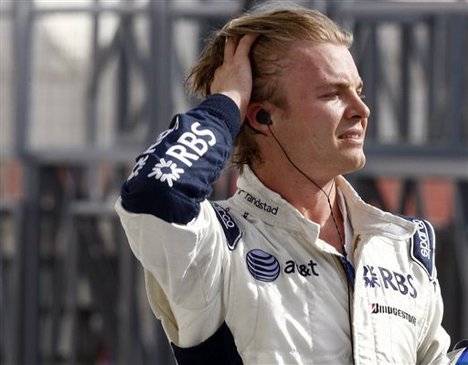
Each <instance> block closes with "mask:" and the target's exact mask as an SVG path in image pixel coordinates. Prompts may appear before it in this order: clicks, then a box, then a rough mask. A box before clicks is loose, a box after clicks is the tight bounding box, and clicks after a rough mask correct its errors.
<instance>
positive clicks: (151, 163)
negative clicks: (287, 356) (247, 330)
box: [116, 95, 240, 347]
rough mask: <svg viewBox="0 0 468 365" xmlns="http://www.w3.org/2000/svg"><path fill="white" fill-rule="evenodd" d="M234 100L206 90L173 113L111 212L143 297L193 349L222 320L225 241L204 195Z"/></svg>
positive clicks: (224, 156) (219, 159)
mask: <svg viewBox="0 0 468 365" xmlns="http://www.w3.org/2000/svg"><path fill="white" fill-rule="evenodd" d="M239 125H240V114H239V110H238V108H237V106H236V104H235V103H234V102H233V101H232V100H231V99H229V98H227V97H225V96H223V95H213V96H211V97H209V98H208V99H206V100H205V101H204V102H203V103H201V104H200V105H199V106H198V107H197V108H195V109H193V110H191V111H189V112H188V113H186V114H179V115H177V116H176V117H175V118H174V119H173V121H172V123H171V126H170V128H169V129H168V130H167V131H165V132H163V133H162V134H161V135H160V136H159V137H158V138H157V139H156V141H155V142H154V143H153V144H152V145H151V146H150V147H149V148H148V149H147V150H146V151H145V152H144V153H143V154H141V155H140V156H138V158H137V163H136V165H135V167H134V168H133V171H132V173H131V175H130V176H129V178H128V179H127V181H126V182H125V183H124V184H123V186H122V190H121V197H120V198H119V200H118V201H117V203H116V210H117V213H118V214H119V216H120V219H121V222H122V225H123V227H124V230H125V233H126V235H127V238H128V241H129V244H130V247H131V249H132V251H133V253H134V254H135V256H136V257H137V259H138V260H139V261H140V262H141V264H142V266H143V268H144V270H145V278H146V284H147V294H148V299H149V302H150V305H151V307H152V309H153V311H154V312H155V314H156V316H157V317H158V318H159V319H161V320H162V323H163V326H164V329H165V331H166V334H167V335H168V337H169V339H170V340H171V341H172V342H174V343H175V344H176V345H178V346H181V347H188V346H194V345H196V344H198V343H201V342H202V341H204V340H206V339H207V338H208V337H209V336H211V335H212V334H213V333H214V332H215V331H216V330H217V329H218V328H219V326H220V325H221V324H222V322H223V320H224V317H223V305H222V285H223V280H224V278H223V276H222V272H223V270H224V269H225V268H226V265H228V262H226V254H225V252H226V248H227V244H226V238H225V235H224V232H223V229H222V227H221V225H220V224H219V221H218V219H217V217H216V213H215V211H214V209H213V207H212V206H211V204H210V203H209V202H208V200H207V199H206V198H207V196H208V195H209V194H210V192H211V185H212V184H213V183H214V182H215V181H216V180H217V178H218V177H219V175H220V173H221V171H222V169H223V168H224V166H225V165H226V163H227V161H228V158H229V156H230V154H231V150H232V145H233V140H234V138H235V135H236V134H237V132H238V129H239Z"/></svg>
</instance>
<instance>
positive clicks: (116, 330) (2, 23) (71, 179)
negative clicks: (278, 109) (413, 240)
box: [0, 0, 468, 365]
mask: <svg viewBox="0 0 468 365" xmlns="http://www.w3.org/2000/svg"><path fill="white" fill-rule="evenodd" d="M261 3H262V1H261V0H257V1H242V0H222V1H220V0H216V1H214V0H183V1H182V0H181V1H179V0H174V1H171V0H36V1H34V0H0V4H1V6H0V81H1V83H0V142H1V146H0V173H1V175H0V184H1V185H0V214H1V223H0V242H1V246H0V295H1V296H0V310H1V313H0V363H1V364H5V365H6V364H8V365H9V364H12V365H16V364H173V361H172V360H171V356H170V350H169V349H168V345H167V341H166V338H165V336H164V335H163V334H162V332H161V329H160V326H159V323H158V322H157V321H156V320H155V319H154V317H153V315H152V313H151V310H150V309H149V306H148V304H147V301H146V294H145V288H144V281H143V277H142V270H141V269H140V267H139V266H138V264H137V263H136V262H135V259H134V258H133V256H132V254H131V252H130V250H129V248H128V245H127V243H126V239H125V236H124V234H123V231H122V229H121V226H120V224H119V222H118V220H117V218H116V215H115V213H114V211H113V204H114V202H115V200H116V198H117V197H118V194H119V189H120V185H121V183H122V182H123V180H124V179H126V177H127V176H128V174H129V172H130V169H131V167H132V166H133V164H134V161H135V157H136V156H137V155H138V153H139V152H141V151H143V150H145V149H146V146H147V145H149V144H150V143H151V141H153V140H154V139H155V137H156V136H157V135H158V134H159V133H160V132H161V131H162V130H164V129H165V128H166V127H167V126H168V124H169V122H170V119H171V116H172V115H173V114H174V113H176V112H183V111H185V110H187V109H188V108H190V107H191V106H194V105H195V104H196V103H197V102H198V100H194V99H192V98H190V97H189V96H188V95H187V94H186V92H185V90H184V76H185V74H186V72H187V70H188V68H189V67H190V65H192V64H193V63H194V62H195V61H196V59H197V55H198V54H199V52H200V50H201V48H202V47H203V45H204V43H205V41H206V39H207V38H208V36H209V34H210V33H211V32H212V31H213V30H215V29H217V28H219V27H220V26H222V25H223V24H224V23H225V22H226V21H227V20H228V19H229V18H231V17H232V16H235V15H237V14H239V13H241V12H242V11H243V10H245V9H249V8H251V7H252V6H254V5H255V4H261ZM297 3H299V4H301V5H304V6H307V7H311V8H316V9H318V10H321V11H322V12H324V13H326V14H328V15H329V16H330V17H331V18H333V19H335V20H336V21H337V22H339V23H340V24H342V25H344V26H346V27H347V28H349V29H350V30H352V31H353V32H354V34H355V43H354V45H353V48H352V53H353V55H354V57H355V60H356V63H357V65H358V68H359V70H360V72H361V74H362V77H363V79H364V84H365V89H364V93H365V95H366V102H367V104H368V105H369V107H370V108H371V111H372V115H371V120H370V127H369V131H368V139H367V145H366V150H367V156H368V163H367V166H366V168H365V169H364V170H362V171H360V172H358V173H355V174H352V175H350V176H348V179H349V180H351V182H352V183H353V184H354V186H355V187H356V188H357V190H358V191H359V192H360V194H361V195H362V196H363V198H364V199H365V200H366V201H368V202H370V203H373V204H375V205H377V206H379V207H382V208H383V209H387V210H389V211H392V212H395V213H401V214H406V215H418V216H421V217H424V218H427V219H429V220H430V221H431V222H432V223H433V224H434V226H435V228H436V231H437V235H438V246H437V265H438V274H439V278H440V282H441V285H442V293H443V297H444V301H445V318H444V325H445V327H446V329H447V331H448V332H449V333H450V335H451V336H452V339H453V342H456V341H458V340H459V339H461V338H467V337H468V313H467V308H468V298H467V296H468V61H467V60H468V2H467V1H466V0H463V1H457V0H453V1H425V2H422V1H416V0H408V1H398V2H394V1H383V0H381V1H378V0H374V1H370V0H368V1H353V0H343V1H327V0H316V1H297ZM235 176H236V172H235V171H234V170H232V169H227V170H226V171H225V173H224V175H223V177H222V179H221V180H220V181H219V183H217V184H216V186H215V188H214V192H213V198H216V199H217V198H224V197H226V196H227V195H229V194H231V193H232V192H233V189H234V187H235V184H234V179H235Z"/></svg>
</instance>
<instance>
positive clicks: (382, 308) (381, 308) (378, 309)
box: [371, 303, 416, 326]
mask: <svg viewBox="0 0 468 365" xmlns="http://www.w3.org/2000/svg"><path fill="white" fill-rule="evenodd" d="M371 309H372V314H378V313H385V314H393V315H394V316H396V317H400V318H403V319H406V320H407V321H408V322H409V323H411V324H412V325H414V326H416V317H415V316H412V315H411V314H409V313H406V312H405V311H403V310H401V309H398V308H396V307H391V306H389V305H381V304H378V303H372V305H371Z"/></svg>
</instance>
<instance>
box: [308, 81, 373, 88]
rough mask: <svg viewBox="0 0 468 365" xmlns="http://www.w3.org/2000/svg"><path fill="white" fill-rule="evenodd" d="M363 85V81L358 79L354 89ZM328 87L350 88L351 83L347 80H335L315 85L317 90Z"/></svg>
mask: <svg viewBox="0 0 468 365" xmlns="http://www.w3.org/2000/svg"><path fill="white" fill-rule="evenodd" d="M363 87H364V82H363V81H362V80H361V79H359V82H358V84H357V87H356V90H360V89H362V88H363ZM330 88H338V89H349V88H352V85H351V84H350V83H349V82H348V81H339V80H337V81H330V82H326V83H324V84H321V85H319V86H317V90H322V89H330Z"/></svg>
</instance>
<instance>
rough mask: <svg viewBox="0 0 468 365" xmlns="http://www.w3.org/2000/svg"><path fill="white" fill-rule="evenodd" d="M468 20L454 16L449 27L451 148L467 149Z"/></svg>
mask: <svg viewBox="0 0 468 365" xmlns="http://www.w3.org/2000/svg"><path fill="white" fill-rule="evenodd" d="M466 24H467V20H466V17H464V16H453V17H452V19H451V21H450V23H449V25H448V30H449V35H450V41H451V46H450V48H449V50H448V51H449V54H448V66H449V71H448V72H449V85H448V87H449V95H448V100H450V102H451V106H450V108H449V110H448V115H449V125H450V132H449V143H450V145H451V146H455V147H458V148H465V143H464V141H463V139H464V136H465V134H464V130H463V127H464V123H463V112H464V105H465V104H466V99H465V98H466V93H464V86H465V80H466V67H465V65H466V58H465V57H466V49H467V46H466V42H467V38H468V37H467V36H466V32H465V30H466V28H467V25H466Z"/></svg>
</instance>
